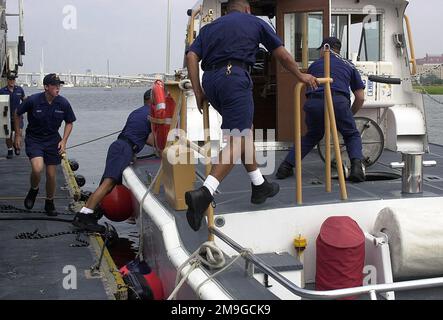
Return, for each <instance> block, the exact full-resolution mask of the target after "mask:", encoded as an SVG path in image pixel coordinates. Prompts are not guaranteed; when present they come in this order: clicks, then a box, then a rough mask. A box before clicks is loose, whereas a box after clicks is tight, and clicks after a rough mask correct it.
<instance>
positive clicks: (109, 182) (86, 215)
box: [72, 89, 154, 233]
mask: <svg viewBox="0 0 443 320" xmlns="http://www.w3.org/2000/svg"><path fill="white" fill-rule="evenodd" d="M151 95H152V91H151V89H149V90H147V91H146V92H145V94H144V97H143V98H144V105H143V106H142V107H140V108H138V109H136V110H135V111H133V112H132V113H131V114H130V115H129V116H128V119H127V121H126V125H125V127H124V128H123V130H122V132H121V133H120V135H119V136H118V139H117V140H116V141H114V142H113V143H112V144H111V146H110V147H109V149H108V155H107V158H106V167H105V172H104V173H103V177H102V180H101V183H100V186H99V187H98V188H97V190H95V192H94V193H93V194H92V195H91V196H90V197H89V199H88V201H87V202H86V204H85V206H84V207H83V208H82V209H81V210H80V212H78V213H76V215H75V217H74V220H73V222H72V224H73V225H74V226H76V227H78V228H80V229H85V230H88V231H93V232H100V233H104V232H105V231H106V230H105V227H104V226H102V225H99V224H98V223H97V218H96V217H95V215H93V214H92V213H94V210H95V209H96V207H97V205H98V204H99V203H100V202H101V201H102V200H103V198H104V197H105V196H106V195H107V194H108V193H109V192H111V191H112V189H113V188H114V186H116V185H117V184H121V183H122V175H123V171H124V170H125V169H126V167H128V166H129V165H130V164H131V162H132V161H133V159H134V156H135V155H136V154H137V153H139V152H140V151H141V150H142V149H143V147H144V145H145V144H148V145H154V137H153V135H152V134H151V123H150V121H149V114H150V109H151V104H152V99H151Z"/></svg>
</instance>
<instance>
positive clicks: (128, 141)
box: [117, 134, 138, 153]
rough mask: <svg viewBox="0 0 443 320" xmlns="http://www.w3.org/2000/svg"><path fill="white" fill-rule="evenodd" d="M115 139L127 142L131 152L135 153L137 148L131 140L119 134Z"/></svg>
mask: <svg viewBox="0 0 443 320" xmlns="http://www.w3.org/2000/svg"><path fill="white" fill-rule="evenodd" d="M117 139H119V140H123V141H125V142H127V143H128V144H129V145H130V146H131V149H132V152H134V153H137V150H138V146H137V145H136V144H135V143H134V142H132V141H131V139H129V138H128V137H126V136H124V135H122V134H120V135H119V136H118V138H117Z"/></svg>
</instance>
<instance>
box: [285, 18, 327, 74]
mask: <svg viewBox="0 0 443 320" xmlns="http://www.w3.org/2000/svg"><path fill="white" fill-rule="evenodd" d="M284 30H285V35H284V37H285V38H284V40H285V47H286V49H288V51H289V52H290V53H291V54H292V56H293V57H294V59H295V61H297V62H301V63H302V66H303V67H304V68H307V66H308V63H309V62H310V61H314V60H316V59H318V58H319V57H320V52H319V51H318V50H317V48H318V47H319V46H320V45H321V43H322V39H323V13H322V12H297V13H286V14H285V16H284Z"/></svg>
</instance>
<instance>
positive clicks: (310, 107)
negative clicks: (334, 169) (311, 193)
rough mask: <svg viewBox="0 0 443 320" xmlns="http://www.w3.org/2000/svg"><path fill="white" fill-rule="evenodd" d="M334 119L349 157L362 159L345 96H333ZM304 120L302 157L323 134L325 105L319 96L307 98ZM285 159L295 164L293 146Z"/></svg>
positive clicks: (357, 132) (360, 143) (360, 145)
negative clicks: (304, 131) (306, 128)
mask: <svg viewBox="0 0 443 320" xmlns="http://www.w3.org/2000/svg"><path fill="white" fill-rule="evenodd" d="M333 101H334V110H335V121H336V124H337V129H338V131H339V132H340V133H341V134H342V136H343V139H344V142H345V144H346V150H347V152H348V155H349V158H350V159H351V160H352V159H363V153H362V142H361V137H360V133H359V131H358V130H357V127H356V125H355V120H354V117H353V115H352V111H351V108H350V101H349V99H348V98H347V97H345V96H340V95H337V96H334V97H333ZM303 109H304V111H305V122H306V125H307V127H308V132H307V133H306V135H305V136H304V137H302V143H301V156H302V159H303V158H304V157H305V156H306V155H307V154H308V153H309V152H310V151H311V150H312V149H313V148H314V147H315V146H316V145H317V144H318V143H319V142H320V140H321V139H322V138H323V136H324V134H325V107H324V100H323V99H321V98H308V100H307V101H306V103H305V105H304V108H303ZM285 161H287V162H289V163H290V164H291V165H293V166H295V147H292V149H291V150H290V151H289V153H288V155H287V156H286V159H285Z"/></svg>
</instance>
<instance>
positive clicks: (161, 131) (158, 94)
mask: <svg viewBox="0 0 443 320" xmlns="http://www.w3.org/2000/svg"><path fill="white" fill-rule="evenodd" d="M152 100H153V104H152V105H151V116H150V120H151V129H152V133H153V134H154V140H155V147H156V149H157V150H158V151H163V149H164V148H165V146H166V142H167V139H168V133H169V130H170V127H171V121H172V117H173V115H174V111H175V101H174V99H172V97H171V96H170V95H169V94H168V95H167V96H166V94H165V85H164V83H163V81H161V80H156V81H155V82H154V85H153V87H152Z"/></svg>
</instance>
